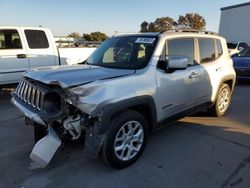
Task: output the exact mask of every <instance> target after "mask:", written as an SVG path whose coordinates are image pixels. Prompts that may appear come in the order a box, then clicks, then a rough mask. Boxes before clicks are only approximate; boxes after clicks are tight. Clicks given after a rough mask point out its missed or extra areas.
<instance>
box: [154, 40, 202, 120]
mask: <svg viewBox="0 0 250 188" xmlns="http://www.w3.org/2000/svg"><path fill="white" fill-rule="evenodd" d="M195 49H196V48H195V43H194V39H193V38H178V39H172V40H168V41H167V43H166V57H171V56H182V57H183V56H185V57H187V58H188V59H189V63H188V67H187V68H186V69H185V70H172V71H170V72H166V71H165V70H161V68H158V69H157V89H158V91H157V92H158V102H159V108H160V109H159V112H160V114H159V120H160V121H162V120H164V119H166V118H167V117H169V116H172V115H175V114H178V113H180V112H182V111H185V110H187V109H189V108H191V107H193V106H195V104H196V99H197V98H198V97H199V95H198V93H199V87H200V83H199V80H200V65H198V64H197V62H196V60H195V51H196V50H195ZM163 56H164V55H163Z"/></svg>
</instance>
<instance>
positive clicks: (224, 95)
mask: <svg viewBox="0 0 250 188" xmlns="http://www.w3.org/2000/svg"><path fill="white" fill-rule="evenodd" d="M230 102H231V89H230V87H229V85H228V84H225V83H224V84H222V85H221V87H220V89H219V92H218V94H217V97H216V101H215V103H214V105H213V106H212V107H211V108H210V109H209V112H210V113H212V115H214V116H217V117H222V116H223V115H224V114H225V113H226V112H227V110H228V107H229V105H230Z"/></svg>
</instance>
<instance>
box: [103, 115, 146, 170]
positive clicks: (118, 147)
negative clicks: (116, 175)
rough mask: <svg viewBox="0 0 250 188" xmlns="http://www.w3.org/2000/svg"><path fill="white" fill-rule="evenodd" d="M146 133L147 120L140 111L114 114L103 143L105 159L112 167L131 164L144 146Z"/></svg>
mask: <svg viewBox="0 0 250 188" xmlns="http://www.w3.org/2000/svg"><path fill="white" fill-rule="evenodd" d="M147 133H148V125H147V122H146V120H145V118H144V117H143V116H142V115H141V114H140V113H138V112H135V111H126V112H124V113H121V114H120V115H118V116H116V117H115V118H114V119H113V120H112V121H111V124H110V129H109V130H108V133H107V135H106V139H105V141H104V145H103V157H104V159H105V161H106V162H107V163H108V164H109V165H111V166H112V167H114V168H125V167H127V166H129V165H131V164H133V163H134V162H135V161H136V160H137V159H138V158H139V157H140V156H141V154H142V152H143V150H144V148H145V146H146V141H147Z"/></svg>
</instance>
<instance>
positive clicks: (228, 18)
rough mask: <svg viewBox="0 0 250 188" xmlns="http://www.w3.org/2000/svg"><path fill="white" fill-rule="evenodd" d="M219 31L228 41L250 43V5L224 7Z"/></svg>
mask: <svg viewBox="0 0 250 188" xmlns="http://www.w3.org/2000/svg"><path fill="white" fill-rule="evenodd" d="M219 33H220V35H222V36H224V37H225V38H226V39H227V40H228V41H244V42H247V43H248V45H250V5H246V6H240V7H235V8H229V9H224V10H223V8H222V9H221V18H220V28H219Z"/></svg>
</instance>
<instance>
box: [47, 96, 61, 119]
mask: <svg viewBox="0 0 250 188" xmlns="http://www.w3.org/2000/svg"><path fill="white" fill-rule="evenodd" d="M61 108H62V100H61V97H60V95H59V94H58V93H56V92H50V93H46V94H45V96H44V100H43V110H44V111H46V112H47V113H53V114H57V113H59V112H60V111H61Z"/></svg>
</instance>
